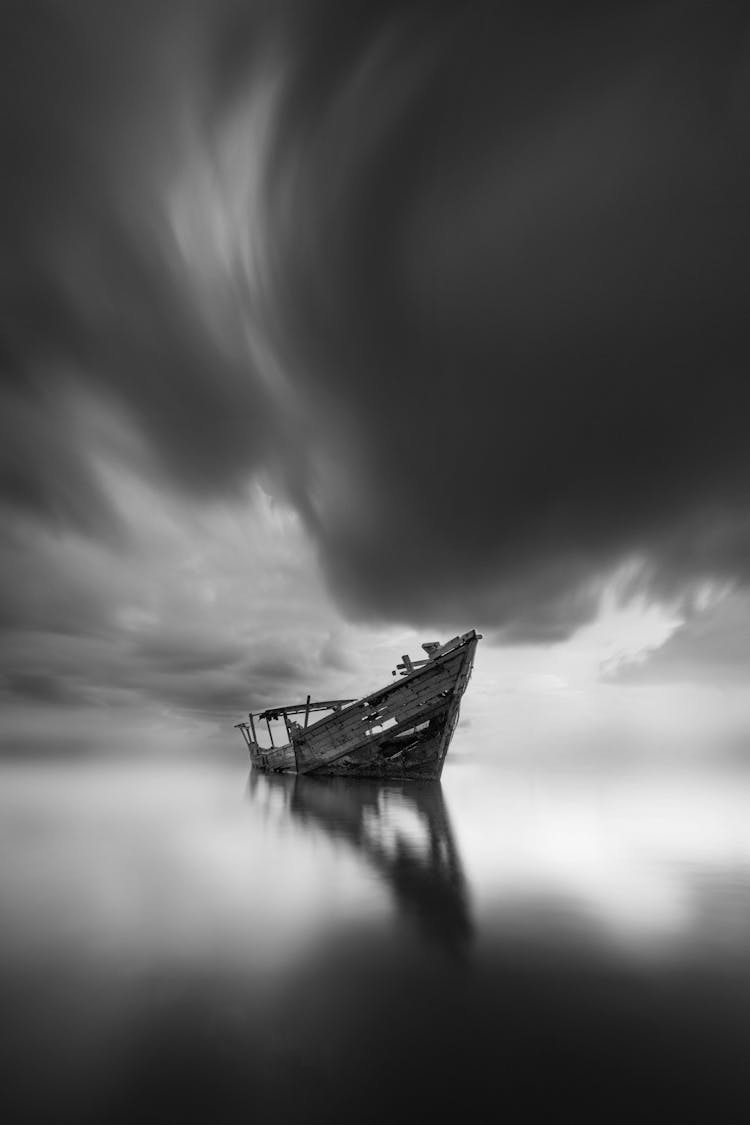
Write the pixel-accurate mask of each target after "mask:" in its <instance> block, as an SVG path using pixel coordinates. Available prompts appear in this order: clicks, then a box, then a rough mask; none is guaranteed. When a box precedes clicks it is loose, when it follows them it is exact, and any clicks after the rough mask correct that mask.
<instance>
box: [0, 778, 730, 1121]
mask: <svg viewBox="0 0 750 1125" xmlns="http://www.w3.org/2000/svg"><path fill="white" fill-rule="evenodd" d="M0 776H1V788H0V814H1V820H0V834H1V838H2V845H3V857H4V862H3V865H2V871H1V873H0V909H1V910H2V919H3V923H2V966H1V969H0V980H1V983H2V991H3V997H4V999H3V1004H2V1008H1V1013H2V1014H1V1015H0V1019H1V1020H2V1024H3V1027H2V1046H1V1047H0V1051H1V1052H2V1066H3V1072H4V1073H3V1076H2V1078H3V1090H4V1094H5V1100H6V1104H12V1106H13V1109H12V1114H11V1117H10V1118H7V1117H6V1120H12V1121H26V1120H28V1121H46V1120H49V1121H68V1120H70V1121H80V1122H104V1123H108V1122H140V1121H148V1122H151V1121H154V1122H156V1121H159V1122H171V1121H174V1122H184V1121H206V1122H224V1121H226V1122H230V1121H251V1120H252V1121H260V1122H265V1121H269V1122H277V1121H280V1122H281V1121H283V1122H286V1121H300V1122H304V1121H357V1120H373V1121H374V1120H378V1121H382V1120H388V1121H399V1120H407V1119H408V1120H410V1121H416V1120H420V1119H422V1118H423V1117H424V1115H425V1114H426V1113H431V1112H434V1111H437V1110H441V1111H444V1112H446V1113H447V1112H451V1113H457V1114H460V1115H462V1119H466V1120H484V1119H485V1117H486V1115H487V1113H488V1110H489V1111H490V1112H491V1113H492V1116H493V1117H498V1118H499V1117H500V1116H501V1115H502V1116H504V1117H505V1119H506V1120H510V1121H522V1120H531V1119H535V1120H544V1119H549V1120H555V1119H558V1118H561V1119H563V1120H568V1119H569V1120H582V1119H588V1120H597V1121H607V1120H610V1119H612V1118H613V1117H614V1116H615V1115H616V1114H622V1113H623V1112H625V1113H627V1114H628V1115H629V1116H632V1117H633V1119H636V1118H637V1119H639V1120H654V1121H656V1120H659V1121H668V1120H674V1119H677V1117H678V1116H679V1117H683V1116H685V1115H686V1114H687V1113H688V1112H689V1113H690V1115H691V1117H692V1118H693V1119H698V1120H705V1121H716V1120H720V1121H728V1120H735V1119H736V1120H747V1115H748V1112H750V1065H749V1064H748V1047H749V1046H750V777H749V776H748V774H747V773H746V772H743V771H740V770H735V771H732V770H726V769H723V770H716V771H708V770H690V771H687V770H686V771H679V770H674V769H671V770H664V771H661V772H660V771H658V770H644V769H638V770H625V769H620V770H616V771H613V770H609V771H607V770H604V769H596V768H585V769H584V768H577V769H570V770H563V769H562V768H560V769H551V768H547V769H541V768H534V767H532V766H529V767H528V768H527V769H525V770H519V769H517V768H516V769H511V768H507V769H504V768H499V767H497V766H493V765H491V764H489V763H484V764H483V763H481V762H470V761H468V760H460V759H459V760H457V761H456V762H455V763H452V764H450V765H449V766H448V767H447V768H446V771H445V774H444V777H443V781H442V784H434V785H422V784H412V785H404V786H399V785H394V786H385V787H384V786H382V785H377V784H371V783H369V782H363V781H359V782H355V781H343V780H337V779H331V780H315V779H311V778H299V779H294V778H281V777H265V776H263V775H258V774H249V773H248V772H247V771H246V770H245V769H244V768H243V767H242V766H238V765H237V764H236V763H234V764H231V765H222V766H208V765H206V764H205V763H203V764H196V763H195V762H174V761H172V762H160V763H153V762H151V763H145V762H140V763H137V764H128V765H124V764H118V763H113V762H107V763H102V764H98V765H94V764H92V763H91V762H78V763H76V762H65V763H60V764H47V763H39V762H36V763H34V764H31V765H25V764H18V763H14V764H7V765H5V766H3V767H2V769H1V770H0Z"/></svg>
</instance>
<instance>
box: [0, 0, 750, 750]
mask: <svg viewBox="0 0 750 1125" xmlns="http://www.w3.org/2000/svg"><path fill="white" fill-rule="evenodd" d="M3 22H4V33H3V36H2V42H1V43H0V84H2V97H0V134H1V136H2V152H3V172H2V176H1V177H0V229H1V230H2V241H1V245H2V254H1V255H0V286H1V287H2V303H1V304H0V309H1V310H2V311H1V312H0V396H1V398H2V402H1V404H0V507H1V509H2V521H1V523H0V526H1V527H2V532H1V537H0V574H1V575H2V594H1V596H0V630H1V632H0V651H1V652H2V660H1V661H0V669H2V671H1V673H0V696H1V697H2V705H3V715H4V719H3V724H2V732H0V748H1V749H2V752H3V753H4V754H6V755H13V754H16V753H23V754H31V753H47V752H48V751H49V750H50V748H52V749H54V750H55V751H57V750H63V749H67V750H69V751H71V752H73V751H75V750H77V749H84V748H85V749H89V748H92V747H93V748H94V749H97V750H102V749H104V748H106V747H120V748H123V749H125V748H129V747H132V746H134V745H144V746H146V745H148V746H150V745H152V744H156V743H158V744H160V745H169V746H175V747H179V746H181V745H184V744H185V741H186V740H187V741H189V740H190V739H191V738H192V739H193V740H196V741H198V742H200V740H201V739H204V738H206V737H207V734H210V733H212V732H213V734H214V735H215V737H216V738H217V739H218V740H219V742H221V741H222V740H226V739H228V738H231V737H234V732H232V731H231V726H232V724H233V723H234V722H237V721H239V720H240V719H241V718H242V717H243V716H244V713H245V712H246V711H247V709H248V708H249V707H251V706H252V707H254V708H259V707H263V706H268V705H272V704H274V703H283V702H295V701H297V700H298V699H304V697H305V695H306V694H307V692H312V694H313V695H316V694H320V695H324V696H328V697H330V696H332V695H333V696H349V695H360V694H364V693H365V692H366V691H369V690H372V689H374V688H375V687H377V686H379V684H380V683H381V682H382V681H383V679H387V678H388V677H389V675H390V669H391V668H392V667H393V666H394V664H395V662H396V661H397V660H398V659H400V656H401V654H402V653H403V652H412V654H413V653H414V651H418V646H419V643H420V642H421V641H422V640H431V639H438V638H439V639H443V640H444V639H447V637H449V636H452V635H454V634H456V633H459V632H463V631H465V630H467V629H469V628H476V629H478V630H479V631H480V632H481V633H482V634H483V637H484V640H483V644H482V647H481V648H480V651H479V655H478V659H477V667H476V671H475V676H474V680H473V684H472V689H471V690H470V693H469V695H467V699H466V701H465V705H464V727H463V728H462V730H463V735H462V738H463V742H462V743H461V746H463V748H464V750H465V752H466V753H467V754H469V753H470V752H471V749H472V745H476V744H478V742H479V741H481V742H482V745H483V746H484V747H485V748H486V749H488V750H489V752H492V753H496V754H498V755H500V756H502V754H510V753H513V752H515V751H517V752H518V753H520V754H528V753H529V752H530V748H534V752H538V753H542V752H543V751H542V750H541V749H540V747H547V748H548V750H545V751H544V753H549V754H551V755H553V756H554V754H555V753H558V752H562V751H561V748H567V750H570V752H573V748H576V749H577V752H581V753H589V752H598V751H597V748H599V750H601V748H602V746H604V747H605V750H604V751H602V752H607V753H616V750H617V745H618V739H619V740H620V741H625V742H629V743H630V744H633V745H635V744H637V745H638V746H640V747H641V748H642V749H643V750H644V752H645V753H652V752H653V753H658V752H659V751H660V750H663V748H664V746H665V745H667V744H669V745H670V746H673V747H674V746H678V745H679V746H681V747H685V746H686V745H687V744H688V743H690V744H691V745H693V744H695V746H696V747H703V748H704V749H705V748H706V747H708V748H709V752H710V753H714V752H718V751H717V749H716V748H717V747H718V745H719V743H721V745H722V746H728V747H729V748H730V751H731V753H735V752H737V753H739V752H740V751H741V748H742V747H743V746H746V745H749V744H750V740H748V739H747V737H746V735H747V733H748V732H750V693H749V692H748V690H747V689H746V687H745V685H746V683H747V678H748V677H747V672H748V663H749V661H748V643H747V642H748V639H750V594H748V583H749V581H750V505H749V504H748V484H749V483H750V443H748V441H747V438H746V427H747V417H748V407H749V406H750V401H749V400H750V390H748V380H747V374H746V372H747V363H748V353H749V352H750V340H749V339H748V331H747V315H746V304H747V298H748V292H749V288H750V286H749V282H750V278H749V277H748V266H747V262H748V260H750V254H749V253H748V251H749V250H750V218H749V217H748V211H747V198H748V189H750V151H749V146H750V141H749V140H748V138H750V129H748V124H749V120H748V118H749V116H750V68H749V66H748V62H749V59H750V55H749V52H750V27H749V25H748V17H747V13H746V10H745V6H744V5H740V4H730V3H722V2H714V3H710V4H709V3H679V4H677V3H669V2H663V3H646V2H636V3H633V2H632V0H629V2H627V3H624V2H623V3H608V4H601V3H599V4H594V3H583V2H577V0H573V2H572V3H569V4H566V5H565V6H560V5H552V4H543V3H533V2H532V3H528V2H526V3H523V4H521V3H505V4H499V3H484V2H477V3H473V4H465V3H458V2H448V0H445V2H440V3H427V2H421V3H418V2H415V3H408V2H400V3H393V2H390V3H388V2H365V0H362V2H359V0H335V2H334V0H306V2H292V0H275V2H260V0H257V2H253V0H210V2H209V0H179V2H178V0H131V2H129V3H128V4H123V3H119V2H115V0H66V2H65V3H61V2H59V0H22V2H21V0H18V2H14V0H10V2H9V3H6V5H5V6H4V21H3ZM499 713H500V714H501V715H502V724H501V729H502V737H500V736H499V735H497V730H498V727H497V720H498V714H499ZM93 731H96V734H95V735H94V734H93V733H92V732H93ZM102 732H106V736H105V735H104V734H102ZM472 732H473V733H472ZM457 738H458V736H457ZM472 739H474V743H472ZM567 750H566V752H567Z"/></svg>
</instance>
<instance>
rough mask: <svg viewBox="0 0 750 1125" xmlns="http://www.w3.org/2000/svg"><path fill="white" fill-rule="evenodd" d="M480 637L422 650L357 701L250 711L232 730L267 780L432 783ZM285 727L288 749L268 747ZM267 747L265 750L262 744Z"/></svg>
mask: <svg viewBox="0 0 750 1125" xmlns="http://www.w3.org/2000/svg"><path fill="white" fill-rule="evenodd" d="M480 640H481V634H480V633H477V632H476V631H475V630H474V629H471V630H470V631H469V632H468V633H463V634H462V635H461V636H458V637H453V639H452V640H450V641H448V642H447V643H446V644H440V642H439V641H430V642H428V643H426V644H423V645H422V649H423V650H424V652H425V653H426V657H425V658H424V659H420V660H410V659H409V657H408V656H403V657H402V663H401V664H399V665H397V668H396V669H395V671H394V672H393V673H392V675H393V676H395V677H396V679H395V681H392V682H390V683H388V684H387V685H386V687H384V688H381V689H380V690H378V691H374V692H372V693H371V694H370V695H367V696H364V697H363V698H361V699H326V700H319V701H313V700H312V699H311V697H310V696H309V695H308V697H307V699H306V701H305V702H304V703H299V704H291V705H289V706H284V707H270V708H266V710H264V711H251V712H250V713H249V715H248V718H247V721H246V722H242V723H237V724H236V726H237V729H238V730H239V731H240V732H241V734H242V736H243V738H244V740H245V743H246V745H247V748H248V750H249V752H250V761H251V762H252V764H253V766H254V767H255V768H256V769H259V770H263V771H266V772H273V773H289V774H321V775H323V774H329V775H337V776H348V777H380V778H394V779H403V778H421V779H437V778H439V777H440V774H441V773H442V769H443V764H444V762H445V758H446V755H447V753H448V747H449V746H450V742H451V738H452V737H453V732H454V730H455V728H456V723H457V722H458V714H459V708H460V705H461V697H462V695H463V693H464V691H465V690H466V686H467V684H468V682H469V677H470V676H471V670H472V666H473V663H474V653H475V651H476V647H477V643H478V641H480ZM278 720H283V723H284V728H285V730H286V736H287V741H286V742H285V743H284V744H283V745H280V746H277V745H275V744H274V738H273V731H272V729H271V723H272V722H277V721H278ZM261 738H263V741H264V742H266V741H267V743H268V744H267V745H263V744H262V743H261Z"/></svg>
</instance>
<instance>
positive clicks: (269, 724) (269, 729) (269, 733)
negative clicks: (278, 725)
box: [266, 715, 276, 747]
mask: <svg viewBox="0 0 750 1125" xmlns="http://www.w3.org/2000/svg"><path fill="white" fill-rule="evenodd" d="M266 726H267V727H268V737H269V738H270V739H271V747H274V746H275V745H276V743H275V742H274V740H273V731H272V730H271V720H270V719H269V718H268V716H267V715H266Z"/></svg>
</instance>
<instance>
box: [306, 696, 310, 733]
mask: <svg viewBox="0 0 750 1125" xmlns="http://www.w3.org/2000/svg"><path fill="white" fill-rule="evenodd" d="M309 718H310V696H309V695H308V697H307V703H306V704H305V730H307V720H308V719H309Z"/></svg>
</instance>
